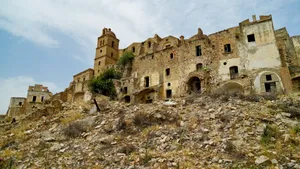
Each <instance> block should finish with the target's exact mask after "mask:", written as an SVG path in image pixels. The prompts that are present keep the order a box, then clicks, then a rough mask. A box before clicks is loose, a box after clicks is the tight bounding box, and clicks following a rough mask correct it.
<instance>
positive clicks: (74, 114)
mask: <svg viewBox="0 0 300 169" xmlns="http://www.w3.org/2000/svg"><path fill="white" fill-rule="evenodd" d="M80 118H82V114H81V113H80V112H77V111H72V112H70V113H69V114H67V115H66V117H63V118H62V119H60V122H61V123H62V124H68V123H70V122H73V121H75V120H77V119H80Z"/></svg>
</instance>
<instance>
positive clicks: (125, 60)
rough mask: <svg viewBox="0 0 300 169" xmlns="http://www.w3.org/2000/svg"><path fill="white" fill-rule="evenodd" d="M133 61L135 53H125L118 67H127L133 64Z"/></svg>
mask: <svg viewBox="0 0 300 169" xmlns="http://www.w3.org/2000/svg"><path fill="white" fill-rule="evenodd" d="M133 59H134V55H133V53H132V52H128V51H126V52H124V54H123V55H122V56H121V57H120V59H119V61H118V63H117V65H118V66H119V67H124V66H125V65H127V64H131V63H132V61H133Z"/></svg>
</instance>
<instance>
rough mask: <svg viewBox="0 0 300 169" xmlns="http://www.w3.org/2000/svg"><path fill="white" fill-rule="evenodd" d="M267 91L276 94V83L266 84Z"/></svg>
mask: <svg viewBox="0 0 300 169" xmlns="http://www.w3.org/2000/svg"><path fill="white" fill-rule="evenodd" d="M265 90H266V92H276V83H275V82H271V83H265Z"/></svg>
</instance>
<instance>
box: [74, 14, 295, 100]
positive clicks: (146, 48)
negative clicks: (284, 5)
mask: <svg viewBox="0 0 300 169" xmlns="http://www.w3.org/2000/svg"><path fill="white" fill-rule="evenodd" d="M299 46H300V41H299V37H297V36H295V37H292V38H291V37H290V36H289V34H288V32H287V30H286V28H281V29H278V30H274V25H273V20H272V16H271V15H266V16H259V19H256V16H255V15H253V16H252V21H250V20H249V19H247V20H244V21H242V22H241V23H239V24H238V26H235V27H232V28H229V29H226V30H222V31H219V32H216V33H213V34H210V35H205V34H204V33H203V31H202V30H201V29H200V28H198V31H197V33H196V34H195V35H194V36H192V37H190V38H187V39H185V38H184V36H180V37H179V38H177V37H174V36H167V37H164V38H162V37H160V36H158V35H157V34H155V35H154V36H153V37H150V38H148V39H146V40H145V41H143V42H134V43H132V44H131V45H129V46H128V47H126V48H124V49H119V39H117V36H116V35H115V33H114V32H113V31H112V30H111V29H110V28H104V29H103V31H102V35H101V36H100V37H99V38H98V42H97V48H96V55H95V60H94V76H98V75H99V74H100V73H101V72H103V71H104V70H105V69H107V68H109V67H114V66H116V63H117V61H118V59H119V58H120V57H122V55H123V54H124V52H132V53H133V54H134V56H135V58H134V60H133V63H132V64H130V65H126V66H125V69H124V71H123V72H122V73H123V77H122V79H121V80H118V81H115V82H114V84H115V87H116V90H117V93H118V97H119V99H122V100H124V101H127V102H137V103H139V102H141V103H149V102H152V101H153V100H157V99H169V98H175V97H181V96H185V95H189V94H193V93H198V94H202V93H209V92H212V91H217V90H222V91H225V92H242V93H245V94H249V93H253V92H255V93H261V94H262V93H272V92H279V93H284V92H291V91H292V90H295V88H299V87H298V86H300V85H299V84H298V82H299V81H300V78H299V80H298V79H297V78H298V76H296V75H297V72H296V73H295V72H290V70H298V66H299V64H300V63H299V53H300V52H299V49H300V48H299ZM299 70H300V69H299ZM291 74H293V75H292V76H291ZM74 77H75V76H74ZM299 77H300V71H299ZM76 81H77V80H76V78H74V80H73V82H72V85H70V87H71V86H73V90H74V91H73V100H74V96H75V95H74V93H76V91H77V90H79V89H78V88H80V90H81V91H84V92H86V91H87V90H85V89H84V90H83V89H82V86H79V85H76V83H78V82H76ZM295 86H296V87H295ZM70 87H69V88H70Z"/></svg>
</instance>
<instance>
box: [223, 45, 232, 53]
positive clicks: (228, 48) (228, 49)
mask: <svg viewBox="0 0 300 169" xmlns="http://www.w3.org/2000/svg"><path fill="white" fill-rule="evenodd" d="M224 52H225V53H229V52H231V46H230V44H226V45H224Z"/></svg>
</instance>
